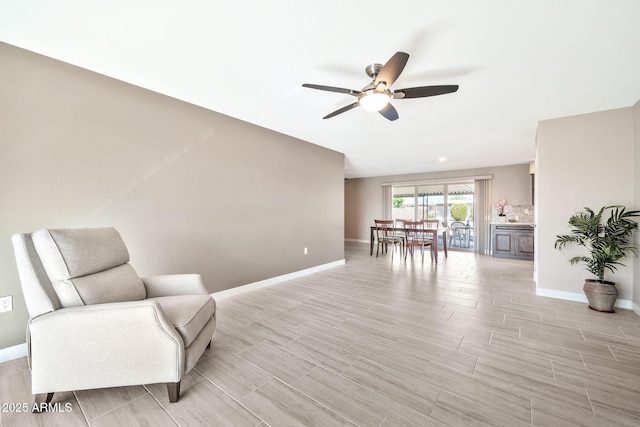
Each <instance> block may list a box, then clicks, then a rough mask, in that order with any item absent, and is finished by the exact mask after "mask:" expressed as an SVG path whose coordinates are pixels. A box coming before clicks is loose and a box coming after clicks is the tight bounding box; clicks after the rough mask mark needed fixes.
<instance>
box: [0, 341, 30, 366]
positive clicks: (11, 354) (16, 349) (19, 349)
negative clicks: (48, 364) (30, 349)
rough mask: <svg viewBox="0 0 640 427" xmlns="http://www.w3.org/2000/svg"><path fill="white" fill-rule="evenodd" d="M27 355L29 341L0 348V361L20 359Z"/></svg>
mask: <svg viewBox="0 0 640 427" xmlns="http://www.w3.org/2000/svg"><path fill="white" fill-rule="evenodd" d="M26 355H27V343H26V342H25V343H22V344H18V345H14V346H13V347H7V348H0V363H4V362H8V361H9V360H13V359H19V358H21V357H24V356H26Z"/></svg>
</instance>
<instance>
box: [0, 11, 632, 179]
mask: <svg viewBox="0 0 640 427" xmlns="http://www.w3.org/2000/svg"><path fill="white" fill-rule="evenodd" d="M0 41H2V42H5V43H9V44H12V45H15V46H18V47H22V48H25V49H28V50H31V51H34V52H37V53H41V54H44V55H47V56H50V57H52V58H56V59H59V60H62V61H65V62H68V63H71V64H74V65H78V66H80V67H83V68H86V69H89V70H92V71H96V72H98V73H101V74H105V75H107V76H111V77H114V78H117V79H120V80H123V81H126V82H129V83H132V84H135V85H138V86H141V87H144V88H147V89H150V90H153V91H156V92H160V93H163V94H166V95H169V96H172V97H175V98H178V99H181V100H184V101H188V102H191V103H193V104H196V105H200V106H202V107H205V108H208V109H211V110H214V111H217V112H220V113H223V114H226V115H229V116H232V117H236V118H238V119H242V120H245V121H248V122H251V123H255V124H257V125H260V126H263V127H266V128H269V129H273V130H276V131H278V132H282V133H284V134H287V135H291V136H294V137H297V138H300V139H303V140H305V141H309V142H312V143H314V144H318V145H321V146H324V147H328V148H331V149H334V150H336V151H340V152H342V153H345V155H346V161H345V176H346V177H348V178H354V177H364V176H380V175H392V174H404V173H415V172H430V171H437V170H451V169H466V168H475V167H485V166H497V165H505V164H516V163H525V162H528V161H530V160H532V159H534V157H535V137H536V127H537V122H538V121H539V120H544V119H549V118H555V117H563V116H568V115H574V114H582V113H587V112H593V111H600V110H607V109H612V108H620V107H628V106H631V105H633V104H635V103H636V102H637V101H638V100H639V99H640V1H637V0H615V1H611V0H561V1H560V0H537V1H527V2H525V1H513V0H484V1H468V0H466V1H465V0H458V1H455V0H454V1H452V0H448V1H447V0H438V1H436V0H415V1H413V0H396V1H395V2H390V1H381V0H366V1H362V0H323V1H313V2H311V1H302V0H271V1H265V0H184V1H177V0H135V1H132V0H112V1H108V2H106V1H92V2H88V1H86V0H51V1H46V0H45V1H38V2H35V1H29V2H26V1H23V0H0ZM396 51H405V52H407V53H409V54H410V55H411V57H410V59H409V62H408V64H407V66H406V68H405V69H404V72H403V74H402V75H401V76H400V78H399V79H398V80H397V81H396V83H395V84H394V88H395V89H398V88H403V87H413V86H423V85H440V84H459V85H460V89H459V91H458V92H457V93H454V94H448V95H442V96H437V97H432V98H423V99H405V100H395V101H393V104H394V105H395V107H396V108H397V110H398V112H399V114H400V119H399V120H397V121H395V122H390V121H387V120H386V119H384V118H383V117H382V116H380V115H379V114H377V113H366V112H364V111H363V110H362V109H360V108H357V109H354V110H351V111H348V112H346V113H344V114H342V115H339V116H336V117H334V118H332V119H328V120H322V117H324V116H325V115H326V114H328V113H330V112H332V111H334V110H336V109H338V108H340V107H342V106H345V105H347V104H350V103H352V102H354V101H355V99H354V98H353V97H351V96H349V95H343V94H338V93H331V92H321V91H317V90H312V89H306V88H303V87H301V85H302V83H315V84H322V85H330V86H339V87H345V88H351V89H361V88H362V87H363V86H365V85H366V84H367V83H369V78H368V77H367V76H366V74H365V73H364V68H365V67H366V66H367V65H368V64H370V63H373V62H379V63H384V62H386V61H387V59H389V58H390V57H391V56H392V55H393V54H394V53H395V52H396ZM441 157H444V158H446V161H444V162H440V161H439V160H438V159H439V158H441Z"/></svg>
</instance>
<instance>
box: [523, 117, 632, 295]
mask: <svg viewBox="0 0 640 427" xmlns="http://www.w3.org/2000/svg"><path fill="white" fill-rule="evenodd" d="M633 145H634V125H633V109H632V108H621V109H616V110H610V111H602V112H597V113H591V114H584V115H579V116H572V117H565V118H559V119H554V120H546V121H542V122H540V123H539V125H538V136H537V166H538V189H537V191H538V199H537V204H536V209H537V214H538V220H537V222H538V230H537V231H538V235H537V239H536V241H537V242H538V246H537V260H538V266H537V267H538V268H537V271H538V282H537V287H538V291H539V292H546V291H549V290H550V291H553V292H556V293H559V294H558V296H562V295H561V293H568V294H567V295H565V296H567V297H570V296H571V295H572V294H573V295H575V296H581V295H582V286H583V285H584V279H587V278H591V277H590V274H589V273H588V272H587V271H585V270H584V267H583V266H572V265H570V264H569V262H568V259H569V258H570V257H572V256H575V255H576V254H580V253H582V252H581V251H580V248H571V249H568V250H566V251H565V253H564V254H563V253H561V252H559V251H557V250H555V249H554V247H553V245H554V242H555V240H556V235H558V234H563V233H566V232H568V231H569V228H568V224H567V221H568V220H569V217H570V216H571V215H573V214H574V213H575V212H577V211H581V210H582V208H583V207H585V206H586V207H590V208H591V209H594V210H597V209H600V208H601V207H602V206H604V205H610V204H621V205H625V206H627V207H629V208H631V207H633V205H634V184H633V183H634V169H636V168H637V165H638V164H637V163H634V155H633ZM625 264H626V265H627V266H628V267H627V268H620V269H619V270H618V272H617V273H616V274H615V276H610V275H609V276H607V277H608V279H609V280H613V281H615V282H616V283H617V287H618V291H619V293H620V296H619V298H620V299H623V300H627V301H629V300H631V298H632V292H633V290H632V280H633V271H634V266H633V264H634V261H633V260H632V259H628V260H626V261H625ZM607 274H608V273H607Z"/></svg>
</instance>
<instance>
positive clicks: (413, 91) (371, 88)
mask: <svg viewBox="0 0 640 427" xmlns="http://www.w3.org/2000/svg"><path fill="white" fill-rule="evenodd" d="M408 60H409V54H408V53H404V52H396V53H395V55H393V56H392V57H391V59H389V60H388V61H387V63H386V64H384V65H382V64H370V65H369V66H367V68H365V72H366V73H367V75H368V76H369V77H371V78H372V79H373V81H372V82H371V83H369V84H368V85H366V86H365V87H363V88H362V89H361V90H353V89H343V88H340V87H333V86H322V85H314V84H309V83H305V84H303V85H302V86H303V87H308V88H311V89H318V90H326V91H329V92H338V93H346V94H348V95H352V96H355V97H356V98H358V100H357V101H356V102H354V103H353V104H349V105H347V106H346V107H342V108H340V109H339V110H336V111H334V112H333V113H331V114H328V115H326V116H324V117H323V119H330V118H331V117H334V116H337V115H338V114H342V113H344V112H346V111H349V110H351V109H352V108H355V107H357V106H361V107H362V108H363V109H364V110H365V111H378V112H379V113H380V114H382V115H383V116H384V117H386V118H387V119H389V120H396V119H398V111H397V110H396V109H395V108H394V107H393V105H391V102H389V101H391V99H392V98H393V99H407V98H425V97H427V96H436V95H444V94H446V93H452V92H455V91H457V90H458V85H444V86H419V87H412V88H407V89H397V90H395V91H394V90H392V89H391V85H393V83H394V82H395V81H396V79H397V78H398V76H400V73H402V70H403V69H404V66H405V65H407V61H408Z"/></svg>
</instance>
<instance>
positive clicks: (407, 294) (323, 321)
mask: <svg viewBox="0 0 640 427" xmlns="http://www.w3.org/2000/svg"><path fill="white" fill-rule="evenodd" d="M346 259H347V263H346V265H345V266H341V267H337V268H334V269H331V270H327V271H324V272H320V273H317V274H314V275H311V276H306V277H304V278H299V279H295V280H291V281H288V282H286V283H282V284H279V285H275V286H272V287H269V288H266V289H261V290H256V291H252V292H250V293H245V294H242V295H239V296H235V297H231V298H227V299H223V300H219V301H218V306H219V309H218V310H219V311H218V316H219V317H218V321H219V323H218V328H217V330H216V333H215V336H214V339H213V346H212V348H211V349H210V350H208V351H207V352H206V353H205V355H204V356H203V359H201V360H200V362H199V363H198V364H197V365H196V367H195V369H193V370H192V371H191V372H190V373H189V374H188V375H187V377H186V378H185V379H184V380H183V386H182V396H181V399H180V401H179V402H178V403H175V404H169V403H168V399H167V395H166V389H165V387H164V386H162V385H158V384H154V385H145V386H136V387H121V388H114V389H102V390H85V391H77V392H69V393H56V395H55V400H54V401H56V402H60V409H61V410H60V412H51V413H43V414H23V413H15V412H13V413H11V412H0V422H1V424H2V426H3V427H4V426H22V425H28V426H30V425H34V426H38V425H39V426H50V425H60V426H65V427H67V426H76V425H77V426H86V425H90V426H130V425H148V426H174V425H180V426H209V425H221V426H234V427H235V426H267V425H268V426H278V427H279V426H316V425H318V426H384V427H397V426H443V425H444V426H459V425H490V426H519V425H538V426H565V425H569V426H572V425H580V426H581V425H593V426H605V425H607V426H613V425H620V426H627V425H628V426H638V425H640V317H639V316H637V315H636V314H634V313H633V312H631V311H628V310H617V312H616V313H615V314H602V313H596V312H593V311H591V310H589V309H588V308H587V306H586V305H585V304H582V303H575V302H568V301H562V300H555V299H550V298H543V297H538V296H536V295H535V285H534V283H533V281H532V273H533V272H532V269H533V265H532V263H531V262H526V261H517V260H504V259H493V258H491V257H488V256H476V255H474V254H471V253H463V252H454V251H452V252H451V253H450V254H449V257H448V258H446V259H445V258H444V257H441V259H440V263H439V264H438V265H437V266H435V265H434V264H432V263H431V262H430V261H429V259H428V257H427V259H426V260H425V263H424V264H421V263H420V261H419V260H420V257H418V258H416V260H415V261H411V260H408V261H407V262H406V263H405V262H404V261H403V260H401V258H400V257H399V256H398V254H397V253H396V254H395V256H394V257H392V256H391V253H389V254H386V255H384V256H380V257H377V258H376V257H375V256H373V257H371V256H369V254H368V245H364V244H359V243H347V244H346ZM29 390H30V378H29V371H28V368H27V364H26V361H25V359H24V358H22V359H18V360H14V361H10V362H6V363H4V364H1V365H0V402H2V403H3V404H4V403H11V402H13V403H20V402H31V400H30V399H31V395H30V391H29ZM67 403H68V404H69V405H68V406H67V407H68V408H70V410H69V411H68V412H65V406H64V405H65V404H67ZM3 408H4V406H3Z"/></svg>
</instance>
